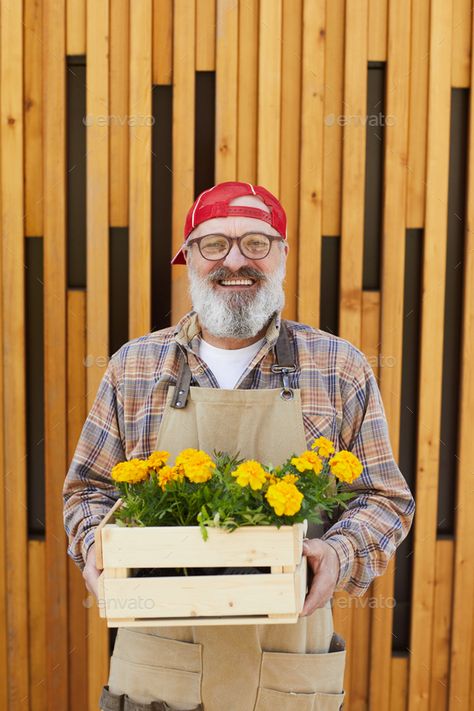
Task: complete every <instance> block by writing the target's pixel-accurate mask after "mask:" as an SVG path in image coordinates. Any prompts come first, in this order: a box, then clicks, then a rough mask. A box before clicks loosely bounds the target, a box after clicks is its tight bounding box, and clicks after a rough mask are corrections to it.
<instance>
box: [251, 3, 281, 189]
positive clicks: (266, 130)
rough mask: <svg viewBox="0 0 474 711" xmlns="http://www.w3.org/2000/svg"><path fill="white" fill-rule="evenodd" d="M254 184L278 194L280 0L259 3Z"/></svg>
mask: <svg viewBox="0 0 474 711" xmlns="http://www.w3.org/2000/svg"><path fill="white" fill-rule="evenodd" d="M259 23H260V24H259V57H258V144H257V155H258V163H257V180H258V183H259V184H260V185H264V186H265V187H266V188H267V189H268V190H270V191H271V192H272V193H274V194H275V195H277V196H279V192H280V131H281V41H282V26H281V23H282V3H281V0H260V20H259Z"/></svg>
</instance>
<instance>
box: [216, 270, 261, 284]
mask: <svg viewBox="0 0 474 711" xmlns="http://www.w3.org/2000/svg"><path fill="white" fill-rule="evenodd" d="M231 278H234V279H245V278H247V279H255V281H266V280H267V277H266V276H265V274H263V273H262V272H260V271H259V270H258V269H254V268H253V267H242V269H239V271H238V272H232V271H231V270H230V269H227V268H226V267H217V269H215V271H213V272H211V273H210V274H208V275H207V277H206V279H207V281H210V282H215V281H222V280H223V279H231Z"/></svg>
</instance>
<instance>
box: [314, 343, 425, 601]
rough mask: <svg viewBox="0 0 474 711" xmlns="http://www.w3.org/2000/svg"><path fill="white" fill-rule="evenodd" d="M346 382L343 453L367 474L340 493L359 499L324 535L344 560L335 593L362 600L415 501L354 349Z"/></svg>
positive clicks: (405, 528) (369, 375)
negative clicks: (354, 458) (360, 463)
mask: <svg viewBox="0 0 474 711" xmlns="http://www.w3.org/2000/svg"><path fill="white" fill-rule="evenodd" d="M344 370H345V377H344V379H343V380H342V381H341V382H342V385H341V392H342V400H343V417H342V424H341V431H340V435H339V445H340V449H347V450H349V451H350V452H352V453H353V454H355V455H356V456H357V457H358V458H359V460H360V461H361V462H362V465H363V472H362V474H361V475H360V477H358V478H357V479H356V480H355V481H354V482H353V483H352V484H348V483H346V482H344V483H341V484H340V490H341V491H350V492H353V493H355V494H356V496H354V498H352V499H350V500H349V501H346V502H345V503H346V505H347V507H348V508H347V509H344V508H342V509H340V510H342V514H341V515H340V517H339V518H338V520H337V521H336V522H335V523H334V525H333V526H332V527H331V528H329V529H328V530H327V531H326V533H325V534H324V535H323V536H322V539H323V540H326V542H327V543H329V544H330V545H331V546H332V547H333V548H334V549H335V550H336V553H337V555H338V557H339V563H340V571H339V578H338V582H337V585H336V590H340V589H342V590H346V591H347V592H348V593H349V594H350V595H354V596H356V597H360V596H361V595H363V594H364V592H365V591H366V590H367V588H368V587H369V585H370V583H371V582H372V580H373V579H374V578H375V577H377V576H379V575H382V574H383V573H384V572H385V570H386V568H387V565H388V563H389V561H390V558H391V557H392V556H393V555H394V553H395V550H396V548H397V546H398V545H400V543H401V542H402V541H403V539H404V538H405V537H406V535H407V534H408V532H409V530H410V528H411V524H412V521H413V516H414V513H415V501H414V498H413V496H412V493H411V491H410V489H409V487H408V484H407V482H406V480H405V478H404V476H403V474H402V473H401V471H400V469H399V468H398V466H397V463H396V462H395V459H394V456H393V452H392V448H391V444H390V437H389V432H388V425H387V420H386V415H385V410H384V406H383V403H382V398H381V394H380V390H379V387H378V385H377V380H376V378H375V375H374V373H373V370H372V368H371V366H370V364H369V362H368V360H367V358H366V357H365V355H364V354H363V353H362V352H361V351H359V350H358V349H356V348H354V347H353V350H352V355H350V356H349V358H348V366H346V367H345V369H344Z"/></svg>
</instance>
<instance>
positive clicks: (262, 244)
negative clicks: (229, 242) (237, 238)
mask: <svg viewBox="0 0 474 711" xmlns="http://www.w3.org/2000/svg"><path fill="white" fill-rule="evenodd" d="M270 245H271V240H269V239H268V237H267V236H266V235H262V234H259V233H258V232H257V233H255V234H248V235H245V237H244V238H243V240H242V242H241V243H240V246H241V248H242V252H243V253H244V254H245V256H246V257H249V258H250V259H262V258H263V257H266V256H267V254H268V252H269V251H270Z"/></svg>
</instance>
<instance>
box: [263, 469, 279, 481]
mask: <svg viewBox="0 0 474 711" xmlns="http://www.w3.org/2000/svg"><path fill="white" fill-rule="evenodd" d="M275 471H277V469H275ZM265 478H266V480H267V481H268V482H270V484H276V483H277V481H279V479H278V477H277V476H275V474H270V472H265Z"/></svg>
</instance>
